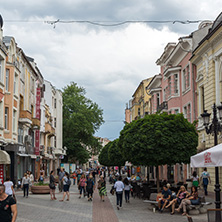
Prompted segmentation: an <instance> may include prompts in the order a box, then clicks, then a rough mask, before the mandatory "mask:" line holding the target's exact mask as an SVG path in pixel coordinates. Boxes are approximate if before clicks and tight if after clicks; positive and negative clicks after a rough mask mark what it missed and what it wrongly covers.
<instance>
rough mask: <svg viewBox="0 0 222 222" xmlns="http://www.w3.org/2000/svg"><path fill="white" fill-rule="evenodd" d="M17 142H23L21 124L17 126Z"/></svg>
mask: <svg viewBox="0 0 222 222" xmlns="http://www.w3.org/2000/svg"><path fill="white" fill-rule="evenodd" d="M18 143H23V128H22V125H19V127H18Z"/></svg>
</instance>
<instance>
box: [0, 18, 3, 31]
mask: <svg viewBox="0 0 222 222" xmlns="http://www.w3.org/2000/svg"><path fill="white" fill-rule="evenodd" d="M2 27H3V18H2V16H1V15H0V28H2Z"/></svg>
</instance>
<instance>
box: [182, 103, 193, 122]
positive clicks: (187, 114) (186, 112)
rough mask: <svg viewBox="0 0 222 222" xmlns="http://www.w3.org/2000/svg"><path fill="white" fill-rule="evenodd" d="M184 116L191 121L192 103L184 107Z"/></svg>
mask: <svg viewBox="0 0 222 222" xmlns="http://www.w3.org/2000/svg"><path fill="white" fill-rule="evenodd" d="M183 114H184V118H186V119H187V120H188V121H189V122H191V105H190V103H189V104H188V105H186V106H184V107H183Z"/></svg>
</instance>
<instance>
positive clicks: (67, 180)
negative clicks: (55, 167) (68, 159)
mask: <svg viewBox="0 0 222 222" xmlns="http://www.w3.org/2000/svg"><path fill="white" fill-rule="evenodd" d="M62 182H63V191H64V192H63V198H62V200H59V201H64V199H65V197H66V196H67V199H66V200H67V201H69V187H70V184H71V181H70V178H69V174H68V173H67V172H65V176H64V177H63V178H62Z"/></svg>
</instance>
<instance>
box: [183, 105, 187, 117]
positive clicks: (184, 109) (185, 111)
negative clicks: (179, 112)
mask: <svg viewBox="0 0 222 222" xmlns="http://www.w3.org/2000/svg"><path fill="white" fill-rule="evenodd" d="M183 115H184V118H187V107H186V106H185V107H183Z"/></svg>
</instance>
